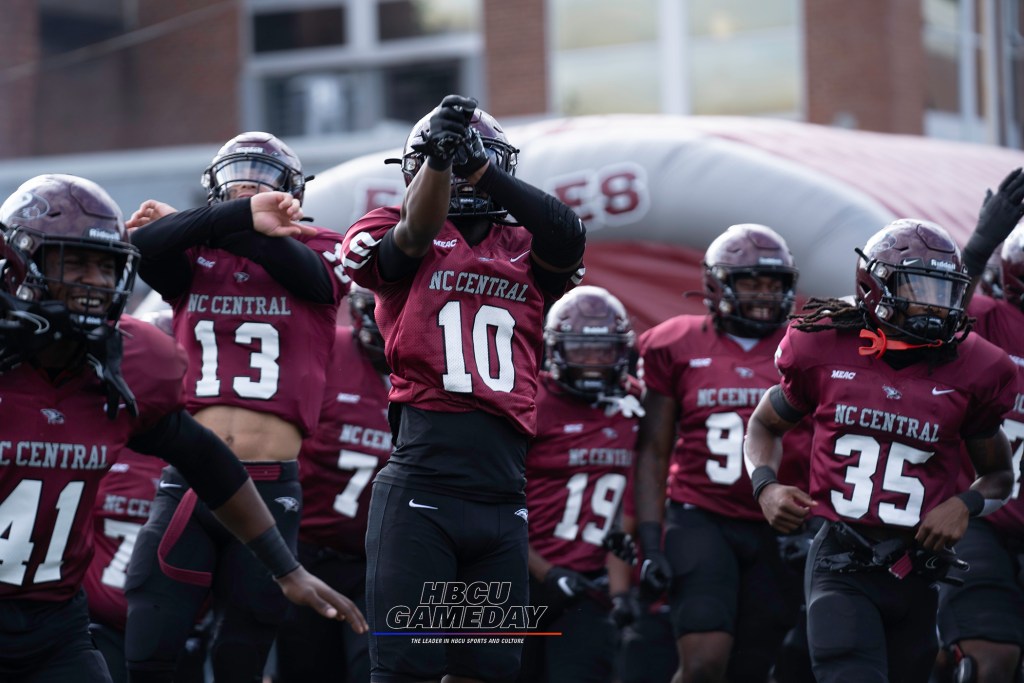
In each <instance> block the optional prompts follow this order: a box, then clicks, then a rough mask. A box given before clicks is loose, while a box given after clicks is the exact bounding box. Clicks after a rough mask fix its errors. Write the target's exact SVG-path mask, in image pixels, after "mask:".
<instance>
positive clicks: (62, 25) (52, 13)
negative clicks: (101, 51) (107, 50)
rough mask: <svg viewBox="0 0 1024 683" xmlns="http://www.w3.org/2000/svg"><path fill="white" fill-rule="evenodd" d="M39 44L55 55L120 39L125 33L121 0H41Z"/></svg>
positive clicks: (49, 53)
mask: <svg viewBox="0 0 1024 683" xmlns="http://www.w3.org/2000/svg"><path fill="white" fill-rule="evenodd" d="M38 8H39V43H40V48H41V52H42V56H43V57H52V56H54V55H59V54H63V53H65V52H71V51H72V50H77V49H79V48H83V47H85V46H87V45H93V44H95V43H100V42H103V41H104V40H110V39H111V38H116V37H117V36H119V35H121V34H122V33H124V32H125V28H126V27H125V22H124V13H123V8H122V6H121V0H94V1H90V2H83V3H66V2H58V1H56V0H39V4H38Z"/></svg>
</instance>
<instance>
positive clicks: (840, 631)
mask: <svg viewBox="0 0 1024 683" xmlns="http://www.w3.org/2000/svg"><path fill="white" fill-rule="evenodd" d="M856 617H857V606H856V605H855V604H854V603H853V602H852V601H850V600H849V599H847V598H846V596H844V595H841V594H838V593H824V594H821V595H818V596H815V597H814V598H813V599H812V601H811V603H810V604H808V605H807V621H808V625H807V640H808V645H809V647H810V649H811V650H813V651H814V653H815V659H816V660H817V659H832V658H835V657H839V656H842V655H844V654H846V653H848V652H856V651H858V650H859V649H860V648H861V645H862V639H861V637H860V633H859V631H858V628H857V618H856ZM816 625H824V626H825V627H824V628H822V627H821V626H817V627H816Z"/></svg>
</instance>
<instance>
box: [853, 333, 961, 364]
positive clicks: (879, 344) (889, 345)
mask: <svg viewBox="0 0 1024 683" xmlns="http://www.w3.org/2000/svg"><path fill="white" fill-rule="evenodd" d="M860 338H861V339H868V340H869V342H868V345H867V346H862V347H860V348H859V349H858V350H857V352H858V353H860V355H862V356H874V357H875V358H881V357H882V356H883V355H884V354H885V352H886V351H908V350H910V349H935V348H938V347H940V346H942V345H943V344H944V343H945V342H943V341H942V340H936V341H933V342H931V343H928V344H910V343H908V342H904V341H899V340H898V339H889V338H888V337H887V336H885V332H884V331H883V330H881V329H880V330H878V331H877V332H875V331H874V330H867V329H864V330H861V331H860Z"/></svg>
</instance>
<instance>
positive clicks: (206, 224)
mask: <svg viewBox="0 0 1024 683" xmlns="http://www.w3.org/2000/svg"><path fill="white" fill-rule="evenodd" d="M246 230H248V231H252V212H251V210H250V208H249V200H248V199H237V200H235V201H230V202H223V203H221V204H213V205H211V206H201V207H199V208H195V209H186V210H185V211H178V212H176V213H172V214H171V215H169V216H164V217H163V218H161V219H160V220H157V221H154V222H153V223H151V224H150V225H147V226H145V227H142V228H139V229H138V230H133V231H132V232H131V241H132V244H134V245H135V247H136V248H137V249H138V250H139V251H140V252H141V253H142V261H141V262H140V263H139V277H141V278H142V279H143V280H145V281H146V284H148V285H149V286H150V287H152V288H153V289H155V290H156V291H158V292H159V293H160V294H161V295H162V296H163V297H165V298H167V299H173V298H175V297H177V296H180V295H182V294H184V293H185V292H186V291H188V288H189V285H190V283H191V281H192V267H191V264H190V263H189V262H188V259H187V258H186V257H185V253H184V252H185V250H186V249H188V248H189V247H194V246H197V245H200V244H205V243H208V242H210V241H211V240H214V239H217V238H222V237H225V236H227V235H230V234H232V233H236V232H241V231H246Z"/></svg>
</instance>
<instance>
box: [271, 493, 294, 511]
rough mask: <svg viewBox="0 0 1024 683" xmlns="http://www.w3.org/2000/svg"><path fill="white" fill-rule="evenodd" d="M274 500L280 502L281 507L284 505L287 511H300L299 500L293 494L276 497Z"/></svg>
mask: <svg viewBox="0 0 1024 683" xmlns="http://www.w3.org/2000/svg"><path fill="white" fill-rule="evenodd" d="M274 502H275V503H278V504H279V505H280V506H281V507H283V508H284V511H285V512H298V511H299V501H297V500H295V499H294V498H292V497H291V496H281V497H280V498H275V499H274Z"/></svg>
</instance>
